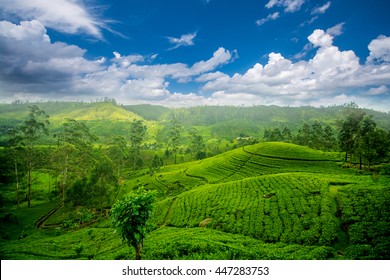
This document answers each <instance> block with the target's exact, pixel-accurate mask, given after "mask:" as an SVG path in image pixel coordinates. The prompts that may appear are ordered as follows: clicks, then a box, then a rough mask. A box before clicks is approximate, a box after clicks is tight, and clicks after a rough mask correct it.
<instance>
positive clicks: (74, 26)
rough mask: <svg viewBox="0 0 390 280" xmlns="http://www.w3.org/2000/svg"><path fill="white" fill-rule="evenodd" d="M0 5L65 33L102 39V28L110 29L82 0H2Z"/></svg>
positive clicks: (14, 13) (17, 14)
mask: <svg viewBox="0 0 390 280" xmlns="http://www.w3.org/2000/svg"><path fill="white" fill-rule="evenodd" d="M0 7H1V8H0V9H1V10H3V11H4V12H5V13H6V14H9V15H12V16H17V17H18V18H19V19H22V20H32V19H36V20H38V21H39V22H41V23H42V24H43V25H44V26H46V27H48V28H52V29H55V30H57V31H59V32H63V33H68V34H78V33H85V34H88V35H91V36H93V37H95V38H98V39H102V38H103V36H102V33H101V29H102V28H106V29H109V28H108V27H107V25H106V23H105V22H104V21H103V20H100V19H99V18H98V17H97V16H94V15H93V14H91V12H90V11H88V9H87V8H86V7H85V6H84V5H83V2H82V1H81V0H50V1H46V0H28V1H25V0H0Z"/></svg>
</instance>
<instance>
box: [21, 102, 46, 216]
mask: <svg viewBox="0 0 390 280" xmlns="http://www.w3.org/2000/svg"><path fill="white" fill-rule="evenodd" d="M29 109H30V113H29V114H28V116H27V118H26V119H25V120H24V121H23V123H22V125H21V126H20V127H19V129H18V135H19V139H20V141H21V143H22V146H25V150H24V151H25V162H26V166H27V207H28V208H30V207H31V184H32V177H31V175H32V171H33V169H34V167H35V165H36V157H35V143H36V142H37V141H38V139H39V138H40V137H41V135H42V134H47V135H48V134H49V132H48V129H47V126H48V125H49V124H50V122H49V120H48V118H49V115H47V114H46V112H45V111H44V110H42V109H40V108H39V107H38V106H37V105H33V106H29Z"/></svg>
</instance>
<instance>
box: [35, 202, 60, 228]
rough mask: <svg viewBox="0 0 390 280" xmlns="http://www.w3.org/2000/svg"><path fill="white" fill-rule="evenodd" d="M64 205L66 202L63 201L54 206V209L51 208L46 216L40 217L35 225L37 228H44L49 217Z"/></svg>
mask: <svg viewBox="0 0 390 280" xmlns="http://www.w3.org/2000/svg"><path fill="white" fill-rule="evenodd" d="M63 206H64V203H61V204H60V205H58V206H57V207H56V208H54V209H53V210H51V211H50V212H49V213H47V214H46V215H45V216H43V217H42V218H40V219H39V220H38V221H37V223H36V224H35V227H36V228H37V229H40V228H43V227H44V223H45V221H46V220H47V219H49V218H50V217H51V216H52V215H53V214H54V213H55V212H57V211H58V209H60V208H61V207H63Z"/></svg>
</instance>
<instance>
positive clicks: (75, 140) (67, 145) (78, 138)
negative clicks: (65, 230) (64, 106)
mask: <svg viewBox="0 0 390 280" xmlns="http://www.w3.org/2000/svg"><path fill="white" fill-rule="evenodd" d="M65 120H66V121H65V122H64V123H63V124H62V129H61V131H60V132H59V133H58V134H55V135H54V137H56V138H57V141H58V147H57V149H56V151H55V153H54V157H53V159H54V166H55V167H54V168H55V169H57V170H58V173H59V177H60V188H61V191H62V199H63V201H65V192H66V189H67V188H68V185H69V180H68V173H69V172H70V171H71V170H73V171H74V173H79V175H80V177H84V176H87V174H88V167H90V166H93V164H92V163H93V161H94V160H93V159H94V156H93V153H92V144H93V143H94V142H95V141H96V140H97V139H98V138H97V136H96V135H94V134H92V133H90V131H89V128H88V127H87V126H86V125H85V124H84V123H82V122H78V121H76V120H74V119H68V118H67V119H65ZM76 170H77V172H76ZM74 179H76V178H74ZM75 181H76V180H75Z"/></svg>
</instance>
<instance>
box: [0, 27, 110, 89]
mask: <svg viewBox="0 0 390 280" xmlns="http://www.w3.org/2000/svg"><path fill="white" fill-rule="evenodd" d="M84 54H85V50H83V49H81V48H79V47H78V46H75V45H68V44H65V43H61V42H55V43H51V41H50V38H49V36H48V35H47V33H46V29H45V27H44V26H43V25H42V23H40V22H39V21H37V20H32V21H22V22H21V23H20V24H19V25H16V24H13V23H10V22H8V21H0V64H1V65H2V67H1V68H0V80H1V81H3V82H4V84H5V85H7V87H8V86H10V87H11V88H12V90H13V91H15V90H22V89H23V88H25V87H26V88H29V90H30V91H37V90H42V84H46V86H47V88H48V90H54V89H60V88H61V87H62V86H63V85H64V83H65V84H66V83H68V82H69V81H70V80H72V79H73V78H74V77H76V76H80V75H83V74H85V73H89V72H92V71H97V70H99V69H100V67H101V64H102V63H103V62H104V59H103V60H102V59H101V58H100V59H98V60H96V61H94V60H87V59H85V58H84Z"/></svg>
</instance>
